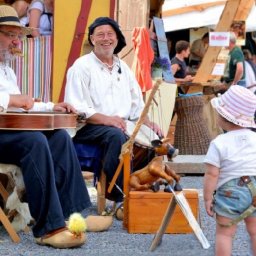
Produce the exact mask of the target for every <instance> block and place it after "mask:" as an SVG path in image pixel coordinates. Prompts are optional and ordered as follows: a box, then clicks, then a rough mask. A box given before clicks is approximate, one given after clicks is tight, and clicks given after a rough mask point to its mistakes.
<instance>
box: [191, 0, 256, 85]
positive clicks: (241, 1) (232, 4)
mask: <svg viewBox="0 0 256 256" xmlns="http://www.w3.org/2000/svg"><path fill="white" fill-rule="evenodd" d="M253 4H254V0H232V1H227V3H226V5H225V8H224V10H223V12H222V15H221V17H220V21H219V23H218V24H217V26H216V29H215V31H218V32H227V31H230V27H231V24H232V22H233V21H234V20H246V18H247V17H248V15H249V12H250V10H251V8H252V6H253ZM221 48H222V47H212V46H209V47H208V49H207V51H206V53H205V56H204V58H203V60H202V63H201V65H200V67H199V69H198V71H197V73H196V76H195V78H194V80H193V83H206V82H207V81H208V80H209V79H210V78H211V73H212V70H213V68H214V66H215V64H216V63H217V58H218V55H219V53H220V51H221Z"/></svg>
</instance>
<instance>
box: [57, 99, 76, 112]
mask: <svg viewBox="0 0 256 256" xmlns="http://www.w3.org/2000/svg"><path fill="white" fill-rule="evenodd" d="M53 111H57V112H63V113H75V114H76V113H77V111H76V109H75V108H74V107H72V106H71V105H70V104H68V103H65V102H61V103H57V104H55V105H54V107H53Z"/></svg>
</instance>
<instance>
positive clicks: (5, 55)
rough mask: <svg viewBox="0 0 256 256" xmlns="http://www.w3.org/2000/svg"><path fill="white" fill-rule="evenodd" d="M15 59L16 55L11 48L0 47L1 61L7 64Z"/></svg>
mask: <svg viewBox="0 0 256 256" xmlns="http://www.w3.org/2000/svg"><path fill="white" fill-rule="evenodd" d="M14 59H15V56H14V55H13V54H11V53H10V52H9V50H6V49H5V50H1V49H0V61H1V62H2V63H5V64H9V63H10V62H11V61H12V60H14Z"/></svg>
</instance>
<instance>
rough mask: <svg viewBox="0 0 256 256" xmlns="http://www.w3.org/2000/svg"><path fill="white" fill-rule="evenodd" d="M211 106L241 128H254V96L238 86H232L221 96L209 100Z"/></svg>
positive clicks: (255, 100)
mask: <svg viewBox="0 0 256 256" xmlns="http://www.w3.org/2000/svg"><path fill="white" fill-rule="evenodd" d="M211 104H212V106H213V107H214V108H215V109H216V110H217V111H218V113H219V114H220V115H221V116H223V117H224V118H225V119H227V120H228V121H230V122H231V123H233V124H236V125H239V126H241V127H248V128H256V124H255V120H254V114H255V111H256V95H254V94H253V93H252V92H251V91H250V90H248V89H247V88H245V87H242V86H239V85H232V86H231V87H230V88H229V89H228V90H227V91H226V92H225V93H224V94H223V95H221V96H219V97H216V98H214V99H212V100H211Z"/></svg>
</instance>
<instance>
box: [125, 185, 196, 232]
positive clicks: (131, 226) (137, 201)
mask: <svg viewBox="0 0 256 256" xmlns="http://www.w3.org/2000/svg"><path fill="white" fill-rule="evenodd" d="M183 193H184V195H185V197H186V199H187V200H188V203H189V205H190V207H191V209H192V212H193V214H194V216H195V218H196V219H197V220H198V214H199V209H198V207H199V198H198V191H197V190H196V189H186V190H185V189H184V190H183ZM172 197H173V195H172V194H171V193H166V192H162V191H159V192H156V193H154V192H145V191H130V192H129V198H128V233H156V232H157V230H158V228H159V227H160V225H161V222H162V219H163V217H164V215H165V212H166V210H167V207H168V205H169V203H170V200H171V199H172ZM192 232H193V231H192V229H191V227H190V225H189V223H188V221H187V219H186V218H185V216H184V215H183V213H182V211H181V210H180V208H179V206H178V205H177V206H176V208H175V211H174V214H173V216H172V218H171V221H170V223H169V224H168V227H167V229H166V231H165V233H172V234H173V233H176V234H185V233H192Z"/></svg>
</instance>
